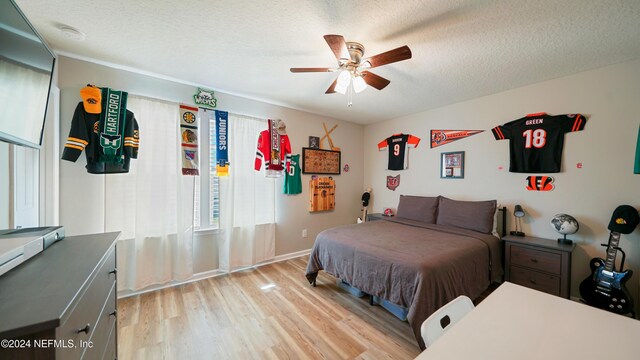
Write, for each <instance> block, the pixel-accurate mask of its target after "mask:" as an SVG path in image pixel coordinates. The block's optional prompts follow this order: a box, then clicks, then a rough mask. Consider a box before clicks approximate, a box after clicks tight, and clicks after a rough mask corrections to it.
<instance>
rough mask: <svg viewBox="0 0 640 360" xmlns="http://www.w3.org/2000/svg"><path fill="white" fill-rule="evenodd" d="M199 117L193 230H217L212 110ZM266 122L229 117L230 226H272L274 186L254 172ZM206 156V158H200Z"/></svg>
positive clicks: (213, 119)
mask: <svg viewBox="0 0 640 360" xmlns="http://www.w3.org/2000/svg"><path fill="white" fill-rule="evenodd" d="M199 117H200V134H201V135H200V136H201V137H200V138H199V140H200V141H199V144H200V148H199V151H200V169H201V171H200V176H196V177H195V181H196V183H195V196H194V229H195V230H212V229H219V228H220V200H221V199H220V179H219V178H218V177H217V176H216V169H215V166H216V160H217V159H216V132H215V128H216V126H215V125H216V123H215V111H213V110H204V109H201V110H200V112H199ZM266 128H267V121H266V120H264V119H258V118H254V117H249V116H243V115H236V114H229V123H228V131H229V132H228V134H229V138H230V141H229V161H230V163H231V169H232V170H231V173H232V175H230V176H231V177H230V178H229V179H228V180H229V181H228V182H226V180H225V181H223V184H224V183H225V182H226V184H228V186H229V188H228V189H229V191H228V193H227V194H225V196H227V197H226V198H225V201H228V202H229V203H228V204H227V203H225V211H230V213H228V214H226V213H225V216H227V219H229V220H230V223H231V224H232V226H234V227H243V226H247V224H252V226H253V225H260V224H273V223H275V184H276V182H275V181H274V179H272V178H266V177H265V176H264V174H263V173H262V172H257V171H254V169H253V166H254V161H255V156H256V155H255V154H256V147H255V146H256V140H257V139H258V134H259V133H260V131H262V130H264V129H266ZM204 154H206V156H204Z"/></svg>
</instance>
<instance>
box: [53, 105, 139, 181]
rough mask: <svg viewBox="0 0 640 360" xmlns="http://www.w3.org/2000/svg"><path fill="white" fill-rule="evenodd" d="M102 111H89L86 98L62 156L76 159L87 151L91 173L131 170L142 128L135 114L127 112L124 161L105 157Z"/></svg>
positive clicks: (79, 109) (72, 125)
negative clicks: (87, 110)
mask: <svg viewBox="0 0 640 360" xmlns="http://www.w3.org/2000/svg"><path fill="white" fill-rule="evenodd" d="M99 133H100V114H92V113H88V112H86V111H85V109H84V106H83V105H82V101H81V102H79V103H78V105H77V106H76V111H75V112H74V113H73V119H72V120H71V129H70V130H69V137H68V138H67V141H66V143H65V144H64V151H63V152H62V159H63V160H68V161H72V162H75V161H76V160H78V158H79V157H80V154H82V151H83V150H84V152H85V155H86V157H87V172H89V173H91V174H117V173H126V172H129V162H130V160H131V159H136V158H137V157H138V148H139V142H140V131H139V128H138V122H137V121H136V118H135V117H134V115H133V113H132V112H131V111H129V110H127V111H126V120H125V125H124V132H123V135H124V143H123V144H122V145H123V152H122V155H121V156H122V162H120V163H113V162H104V161H102V160H101V155H102V154H103V148H102V146H100V135H99Z"/></svg>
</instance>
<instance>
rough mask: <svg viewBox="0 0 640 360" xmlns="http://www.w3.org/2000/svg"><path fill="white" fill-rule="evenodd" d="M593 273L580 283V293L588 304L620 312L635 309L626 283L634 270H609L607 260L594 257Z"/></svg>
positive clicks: (624, 312) (625, 312)
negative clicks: (606, 265)
mask: <svg viewBox="0 0 640 360" xmlns="http://www.w3.org/2000/svg"><path fill="white" fill-rule="evenodd" d="M589 266H590V267H591V275H590V276H589V277H587V278H586V279H584V280H583V281H582V283H581V284H580V295H582V298H583V299H584V300H585V301H586V302H587V304H589V305H592V306H595V307H598V308H601V309H605V310H609V311H612V312H615V313H618V314H627V313H630V312H632V311H633V298H632V297H631V294H630V293H629V290H627V287H626V285H625V283H626V282H627V281H628V280H629V279H630V278H631V275H632V274H633V272H632V271H631V270H625V271H623V272H616V271H607V270H606V269H605V261H604V260H603V259H601V258H593V259H591V262H590V263H589Z"/></svg>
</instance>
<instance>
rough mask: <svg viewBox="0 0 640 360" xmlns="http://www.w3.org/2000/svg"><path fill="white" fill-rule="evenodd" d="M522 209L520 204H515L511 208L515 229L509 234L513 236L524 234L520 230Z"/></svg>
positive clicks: (522, 215)
mask: <svg viewBox="0 0 640 360" xmlns="http://www.w3.org/2000/svg"><path fill="white" fill-rule="evenodd" d="M524 215H525V214H524V210H523V209H522V206H520V205H516V206H515V207H514V208H513V216H514V217H515V222H516V230H515V231H511V232H510V234H511V235H513V236H524V233H523V232H522V223H521V220H520V219H521V218H523V217H524Z"/></svg>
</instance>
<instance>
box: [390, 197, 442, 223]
mask: <svg viewBox="0 0 640 360" xmlns="http://www.w3.org/2000/svg"><path fill="white" fill-rule="evenodd" d="M438 198H439V196H437V197H425V196H411V195H400V203H399V204H398V213H397V214H396V216H397V217H401V218H405V219H409V220H416V221H422V222H424V223H427V224H435V223H436V215H437V213H438Z"/></svg>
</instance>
